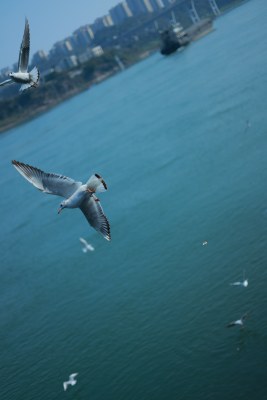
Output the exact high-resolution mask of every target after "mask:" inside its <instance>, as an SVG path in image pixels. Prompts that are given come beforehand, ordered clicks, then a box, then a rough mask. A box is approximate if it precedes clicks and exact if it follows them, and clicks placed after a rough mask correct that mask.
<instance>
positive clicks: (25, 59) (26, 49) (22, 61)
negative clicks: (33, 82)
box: [18, 18, 30, 72]
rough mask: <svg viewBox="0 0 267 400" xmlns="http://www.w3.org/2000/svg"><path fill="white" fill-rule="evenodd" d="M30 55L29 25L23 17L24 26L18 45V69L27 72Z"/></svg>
mask: <svg viewBox="0 0 267 400" xmlns="http://www.w3.org/2000/svg"><path fill="white" fill-rule="evenodd" d="M29 55H30V27H29V22H28V20H27V18H26V19H25V28H24V33H23V38H22V42H21V45H20V52H19V62H18V70H19V71H21V72H27V69H28V64H29Z"/></svg>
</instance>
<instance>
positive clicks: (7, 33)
mask: <svg viewBox="0 0 267 400" xmlns="http://www.w3.org/2000/svg"><path fill="white" fill-rule="evenodd" d="M119 2H120V0H23V1H22V0H11V1H1V5H0V37H1V41H0V54H1V60H0V68H3V67H6V66H11V65H12V64H13V63H14V62H17V60H18V54H19V48H20V44H21V40H22V35H23V30H24V23H25V17H26V16H27V18H28V20H29V24H30V33H31V52H30V59H31V57H32V55H33V54H34V53H35V52H36V51H37V50H45V51H48V50H50V49H51V47H52V45H53V44H54V43H55V42H57V41H58V40H61V39H63V38H65V37H67V36H69V35H71V34H72V32H73V31H74V30H75V29H77V28H79V26H81V25H85V24H87V23H92V22H94V20H95V19H96V18H98V17H101V16H103V15H105V14H107V13H108V10H109V9H110V8H111V7H113V6H115V5H116V4H118V3H119Z"/></svg>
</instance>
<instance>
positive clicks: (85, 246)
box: [80, 238, 95, 253]
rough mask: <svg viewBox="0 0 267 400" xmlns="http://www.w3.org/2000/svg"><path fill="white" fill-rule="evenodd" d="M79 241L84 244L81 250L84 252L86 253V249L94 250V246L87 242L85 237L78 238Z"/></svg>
mask: <svg viewBox="0 0 267 400" xmlns="http://www.w3.org/2000/svg"><path fill="white" fill-rule="evenodd" d="M80 242H81V243H82V244H83V245H84V247H83V248H82V251H83V252H84V253H87V251H94V249H95V248H94V247H93V246H92V245H91V244H90V243H88V242H87V241H86V240H85V239H83V238H80Z"/></svg>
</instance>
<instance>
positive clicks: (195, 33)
mask: <svg viewBox="0 0 267 400" xmlns="http://www.w3.org/2000/svg"><path fill="white" fill-rule="evenodd" d="M212 30H213V24H212V20H211V19H210V18H205V19H201V20H200V21H198V22H196V23H195V24H193V25H191V26H190V27H189V28H187V29H184V28H183V27H182V26H181V24H180V23H179V22H176V23H175V24H172V25H171V27H170V28H168V29H166V30H164V31H162V32H161V33H160V36H161V40H162V46H161V49H160V52H161V54H163V55H164V56H167V55H169V54H172V53H174V52H175V51H176V50H177V49H179V48H180V47H184V46H187V45H188V44H189V43H190V42H191V41H193V40H197V39H199V38H201V37H202V36H204V35H207V34H208V33H209V32H211V31H212Z"/></svg>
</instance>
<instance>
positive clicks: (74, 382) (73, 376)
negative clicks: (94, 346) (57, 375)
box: [63, 372, 78, 391]
mask: <svg viewBox="0 0 267 400" xmlns="http://www.w3.org/2000/svg"><path fill="white" fill-rule="evenodd" d="M77 375H78V372H75V373H74V374H71V375H70V376H69V380H68V381H66V382H63V388H64V390H65V391H66V390H67V389H68V386H69V385H71V386H74V385H76V383H77V380H76V379H74V378H75V377H76V376H77Z"/></svg>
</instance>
